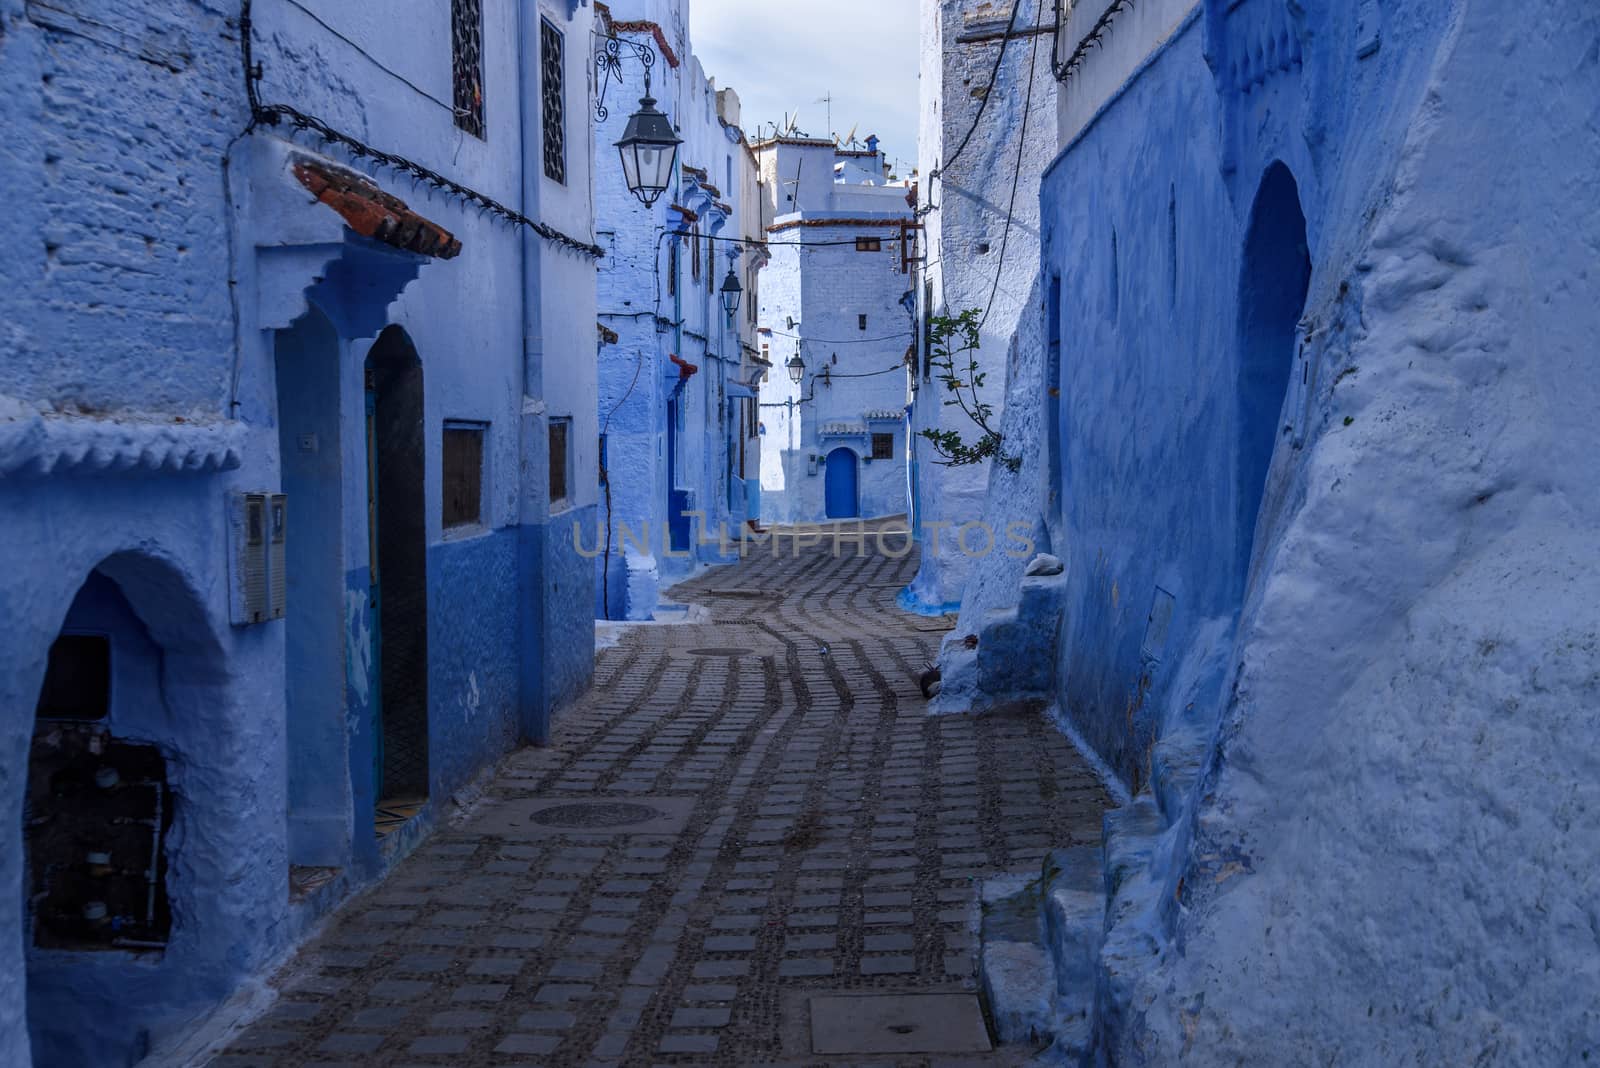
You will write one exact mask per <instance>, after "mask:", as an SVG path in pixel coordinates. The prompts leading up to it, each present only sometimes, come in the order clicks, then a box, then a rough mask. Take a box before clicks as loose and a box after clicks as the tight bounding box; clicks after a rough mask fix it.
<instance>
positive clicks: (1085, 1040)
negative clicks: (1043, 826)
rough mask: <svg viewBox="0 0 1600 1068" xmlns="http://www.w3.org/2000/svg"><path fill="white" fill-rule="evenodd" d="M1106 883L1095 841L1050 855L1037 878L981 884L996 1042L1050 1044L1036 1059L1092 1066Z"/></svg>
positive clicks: (985, 976)
mask: <svg viewBox="0 0 1600 1068" xmlns="http://www.w3.org/2000/svg"><path fill="white" fill-rule="evenodd" d="M1103 884H1104V876H1103V874H1102V872H1101V864H1100V850H1099V848H1098V847H1093V846H1085V847H1079V848H1075V849H1066V850H1057V851H1054V852H1052V853H1050V854H1048V855H1047V856H1046V857H1045V860H1044V863H1043V866H1042V869H1041V871H1040V873H1039V874H1038V875H1036V876H1032V877H1029V876H1026V875H1008V876H1002V877H1000V878H997V879H991V880H988V881H987V882H986V883H985V884H984V887H983V918H982V929H981V949H982V951H981V957H980V964H981V980H982V991H983V996H984V1000H985V1002H986V1004H987V1005H988V1008H989V1013H990V1018H991V1019H992V1020H993V1022H994V1027H995V1033H996V1037H997V1038H998V1039H999V1040H1000V1041H1001V1042H1003V1043H1008V1044H1028V1045H1035V1046H1037V1045H1040V1044H1042V1043H1046V1042H1048V1043H1050V1046H1049V1048H1048V1049H1047V1050H1045V1051H1043V1052H1042V1053H1040V1055H1039V1056H1038V1058H1037V1059H1036V1060H1035V1061H1034V1062H1033V1063H1034V1064H1038V1065H1072V1066H1077V1065H1086V1064H1088V1063H1090V1062H1089V1056H1090V1051H1091V1049H1092V1038H1093V1026H1092V1025H1093V1010H1094V1004H1095V992H1094V991H1095V988H1094V975H1095V958H1096V955H1097V953H1098V952H1099V945H1100V937H1101V931H1102V927H1103V915H1104V900H1105V899H1104V896H1103V893H1104V891H1103V889H1102V887H1103Z"/></svg>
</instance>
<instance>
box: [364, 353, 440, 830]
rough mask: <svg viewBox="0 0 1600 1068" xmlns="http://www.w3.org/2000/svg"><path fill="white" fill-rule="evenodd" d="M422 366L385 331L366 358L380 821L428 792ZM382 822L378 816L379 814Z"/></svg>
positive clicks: (401, 814)
mask: <svg viewBox="0 0 1600 1068" xmlns="http://www.w3.org/2000/svg"><path fill="white" fill-rule="evenodd" d="M422 378H423V372H422V360H421V358H420V357H419V356H418V355H417V350H416V347H415V346H414V345H412V343H411V339H410V337H409V336H407V334H406V332H405V331H404V330H403V329H401V328H400V327H398V326H390V327H388V328H387V329H385V330H384V331H383V333H381V334H379V335H378V340H377V341H376V342H374V343H373V346H372V349H371V351H370V352H369V353H368V354H367V361H366V381H367V464H368V508H367V516H368V529H369V544H370V547H371V557H370V561H369V563H370V567H371V603H372V605H373V613H374V622H375V623H376V626H374V627H373V628H372V634H373V653H374V656H373V661H374V663H375V665H376V666H375V672H376V681H377V686H376V688H375V690H376V701H375V702H374V705H375V711H376V715H377V720H376V723H375V726H376V727H377V730H376V731H375V752H374V761H373V774H374V778H375V780H376V784H377V789H376V790H375V797H376V800H377V802H378V808H379V813H380V815H379V820H380V824H381V825H382V826H384V827H387V826H391V825H392V824H393V821H394V820H395V819H396V818H399V819H400V820H401V821H402V822H403V820H404V818H406V817H408V816H409V815H410V814H412V812H413V811H414V809H415V807H416V806H418V805H420V804H421V802H422V800H423V799H425V798H426V797H427V795H428V783H429V778H428V755H429V754H428V743H429V737H428V537H427V499H426V496H425V485H426V453H427V448H426V443H425V439H426V435H425V428H424V422H423V420H424V415H423V388H422V387H423V383H422ZM385 812H388V813H390V815H388V816H385V815H383V813H385Z"/></svg>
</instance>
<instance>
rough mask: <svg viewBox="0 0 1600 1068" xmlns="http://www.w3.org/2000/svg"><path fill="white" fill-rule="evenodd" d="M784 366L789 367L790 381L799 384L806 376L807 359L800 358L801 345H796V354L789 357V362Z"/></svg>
mask: <svg viewBox="0 0 1600 1068" xmlns="http://www.w3.org/2000/svg"><path fill="white" fill-rule="evenodd" d="M784 366H785V367H787V368H788V369H789V381H791V382H793V383H794V384H795V385H797V386H798V385H799V384H800V380H801V379H802V378H804V377H805V376H806V361H804V360H802V359H801V358H800V346H799V345H796V346H795V347H794V355H793V356H791V357H789V362H788V363H786V364H784Z"/></svg>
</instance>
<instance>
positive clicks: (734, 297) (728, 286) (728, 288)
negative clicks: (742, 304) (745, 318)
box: [722, 267, 744, 324]
mask: <svg viewBox="0 0 1600 1068" xmlns="http://www.w3.org/2000/svg"><path fill="white" fill-rule="evenodd" d="M742 296H744V286H742V285H740V284H739V279H738V278H737V277H735V275H734V273H733V268H732V267H729V268H728V277H726V278H724V279H723V280H722V307H723V310H724V311H726V312H727V313H728V322H729V323H730V324H732V322H733V316H734V313H735V312H737V311H738V310H739V298H740V297H742Z"/></svg>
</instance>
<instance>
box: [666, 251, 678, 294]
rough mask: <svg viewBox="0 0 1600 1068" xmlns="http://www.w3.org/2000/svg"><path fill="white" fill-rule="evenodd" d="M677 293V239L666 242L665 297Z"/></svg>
mask: <svg viewBox="0 0 1600 1068" xmlns="http://www.w3.org/2000/svg"><path fill="white" fill-rule="evenodd" d="M677 293H678V239H677V238H673V239H672V240H671V241H668V242H667V296H669V297H671V296H676V295H677Z"/></svg>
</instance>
